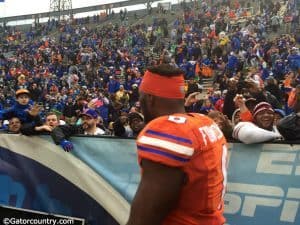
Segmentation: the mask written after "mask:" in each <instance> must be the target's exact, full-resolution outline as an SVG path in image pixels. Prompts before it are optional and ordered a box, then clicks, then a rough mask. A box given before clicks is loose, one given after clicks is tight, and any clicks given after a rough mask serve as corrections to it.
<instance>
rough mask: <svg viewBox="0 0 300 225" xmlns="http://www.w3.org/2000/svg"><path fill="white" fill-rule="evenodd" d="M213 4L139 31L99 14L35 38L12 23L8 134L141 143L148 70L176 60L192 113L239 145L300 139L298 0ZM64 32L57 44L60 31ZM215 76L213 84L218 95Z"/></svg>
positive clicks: (3, 110)
mask: <svg viewBox="0 0 300 225" xmlns="http://www.w3.org/2000/svg"><path fill="white" fill-rule="evenodd" d="M212 2H213V4H212V3H211V1H199V3H198V4H197V5H190V4H182V5H181V9H180V12H182V15H180V16H178V17H177V18H176V19H175V21H173V22H172V23H171V24H169V23H168V21H167V20H166V19H165V18H164V16H165V14H163V15H159V16H158V15H154V16H153V17H154V19H153V23H152V24H145V23H143V22H140V23H136V24H134V25H131V26H125V25H124V24H122V23H121V24H118V23H116V24H112V23H107V25H105V26H103V27H101V28H90V27H89V26H87V24H86V22H87V21H92V20H93V21H92V22H99V17H94V18H93V17H91V18H87V19H85V20H83V19H81V20H80V19H77V20H74V21H71V20H70V21H65V22H62V23H58V22H56V21H54V20H53V21H49V22H48V23H46V24H44V25H42V26H35V27H33V28H31V29H30V31H28V32H21V31H18V29H17V28H16V27H2V28H1V29H2V31H3V32H2V31H1V37H0V43H1V48H0V120H1V127H2V130H3V131H8V132H10V133H23V134H26V135H33V134H40V133H41V132H48V133H51V135H52V137H53V139H54V141H55V143H56V144H60V145H61V146H62V147H63V148H64V149H65V150H71V149H72V143H71V142H69V141H68V140H67V139H68V137H70V136H71V135H74V134H84V135H114V136H118V137H136V136H137V134H138V133H139V131H141V130H142V128H143V127H144V122H143V115H142V112H141V111H140V103H139V85H140V83H141V81H142V79H143V74H144V72H145V70H146V68H147V67H148V66H154V65H158V64H161V63H169V64H171V65H173V66H175V67H178V68H180V69H182V71H183V73H184V76H185V80H186V87H185V92H186V99H185V107H186V111H187V112H199V113H203V114H207V115H208V116H209V117H211V118H213V119H214V120H215V122H216V123H217V124H218V125H219V127H220V128H221V129H222V131H223V132H224V134H225V136H226V137H227V138H228V139H229V140H230V139H237V140H239V141H242V142H244V143H247V144H250V143H258V142H264V141H270V140H274V139H282V138H285V139H286V140H299V138H300V136H299V134H300V132H299V128H300V123H299V122H300V120H299V118H300V115H299V113H300V53H299V48H298V46H299V44H300V32H299V12H298V11H297V9H296V3H295V1H292V0H288V1H285V2H284V3H280V2H277V3H273V2H272V1H265V2H261V3H260V6H259V10H258V12H257V13H256V14H254V12H253V11H252V12H251V10H250V9H248V8H247V9H246V8H245V7H243V2H239V1H238V0H236V1H226V0H222V1H212ZM283 9H284V10H283ZM164 13H168V12H164ZM122 18H123V19H124V16H123V15H122ZM161 18H163V19H161ZM55 30H58V31H59V35H58V37H57V38H54V37H52V36H51V35H50V34H51V32H53V31H55ZM279 31H280V32H279ZM11 52H12V54H10V55H9V54H8V53H11ZM8 55H9V56H8ZM205 78H211V79H213V82H212V86H211V87H209V88H208V89H205V88H204V86H203V81H204V79H205ZM170 85H171V84H170Z"/></svg>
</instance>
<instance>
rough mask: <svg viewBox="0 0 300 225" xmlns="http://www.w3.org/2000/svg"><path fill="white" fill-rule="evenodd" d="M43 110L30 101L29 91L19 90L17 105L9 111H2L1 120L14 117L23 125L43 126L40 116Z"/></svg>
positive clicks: (17, 92)
mask: <svg viewBox="0 0 300 225" xmlns="http://www.w3.org/2000/svg"><path fill="white" fill-rule="evenodd" d="M40 110H41V108H40V107H39V106H38V105H33V104H32V101H31V100H30V93H29V91H28V90H27V89H19V90H17V91H16V103H15V105H14V106H12V107H11V108H9V109H6V110H1V111H0V120H9V119H11V118H13V117H17V118H19V119H20V121H21V123H22V124H24V123H32V122H34V123H36V124H41V119H40V116H39V112H40Z"/></svg>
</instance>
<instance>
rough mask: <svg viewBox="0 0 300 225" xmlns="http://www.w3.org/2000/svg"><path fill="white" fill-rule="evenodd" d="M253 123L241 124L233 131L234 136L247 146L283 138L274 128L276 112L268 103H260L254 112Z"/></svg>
mask: <svg viewBox="0 0 300 225" xmlns="http://www.w3.org/2000/svg"><path fill="white" fill-rule="evenodd" d="M252 116H253V122H240V123H238V124H237V125H236V126H235V127H234V130H233V134H232V136H233V137H234V138H235V139H238V140H240V141H241V142H243V143H245V144H253V143H261V142H265V141H271V140H274V139H276V138H281V135H280V133H279V132H278V130H277V128H276V127H275V126H273V124H274V119H275V112H274V110H273V108H272V106H271V105H270V104H269V103H267V102H260V103H259V104H257V105H256V106H255V108H254V109H253V112H252Z"/></svg>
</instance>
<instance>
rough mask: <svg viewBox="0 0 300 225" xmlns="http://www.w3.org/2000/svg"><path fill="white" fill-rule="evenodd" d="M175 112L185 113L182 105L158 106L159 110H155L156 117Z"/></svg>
mask: <svg viewBox="0 0 300 225" xmlns="http://www.w3.org/2000/svg"><path fill="white" fill-rule="evenodd" d="M175 113H185V109H184V107H168V106H166V107H162V108H160V110H159V112H157V114H158V115H157V117H159V116H165V115H172V114H175Z"/></svg>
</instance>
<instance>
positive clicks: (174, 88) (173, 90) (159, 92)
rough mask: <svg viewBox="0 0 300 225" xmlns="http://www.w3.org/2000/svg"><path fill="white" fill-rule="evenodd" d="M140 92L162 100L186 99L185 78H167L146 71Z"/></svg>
mask: <svg viewBox="0 0 300 225" xmlns="http://www.w3.org/2000/svg"><path fill="white" fill-rule="evenodd" d="M140 90H141V91H143V92H145V93H147V94H151V95H154V96H158V97H162V98H175V99H183V98H184V79H183V76H182V75H181V76H173V77H165V76H160V75H158V74H155V73H151V72H150V71H148V70H147V71H146V73H145V75H144V77H143V80H142V83H141V86H140Z"/></svg>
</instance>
